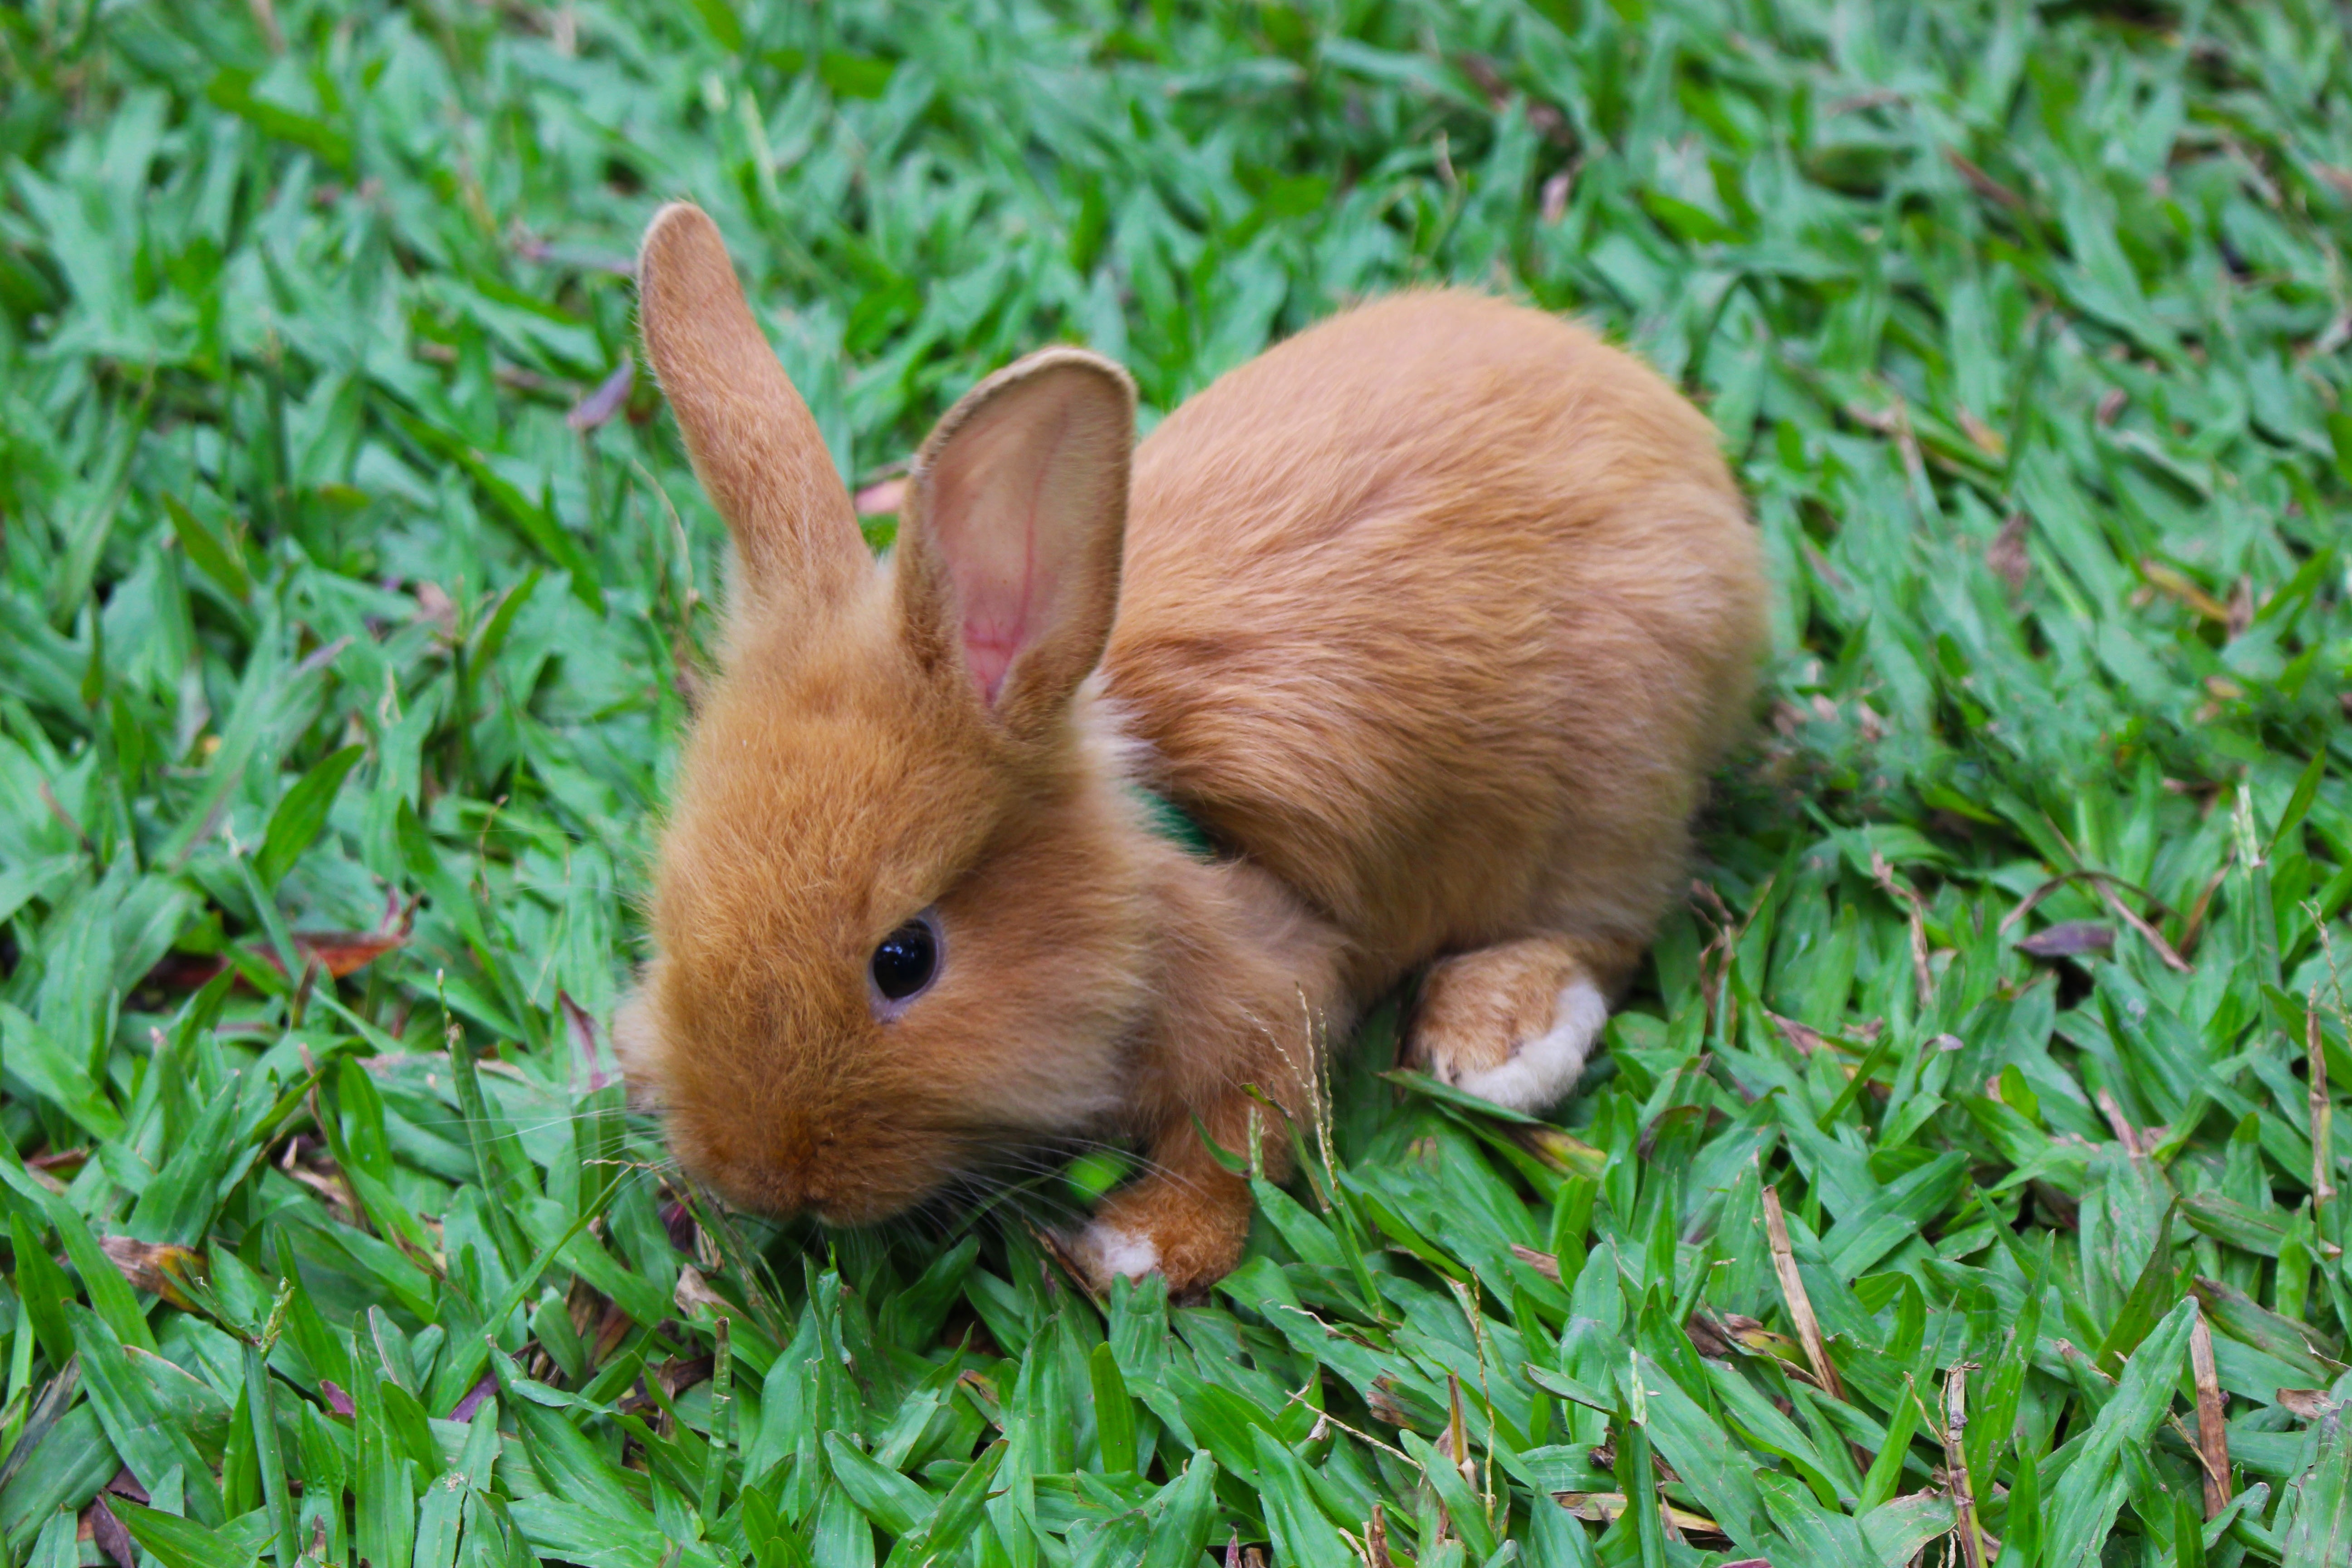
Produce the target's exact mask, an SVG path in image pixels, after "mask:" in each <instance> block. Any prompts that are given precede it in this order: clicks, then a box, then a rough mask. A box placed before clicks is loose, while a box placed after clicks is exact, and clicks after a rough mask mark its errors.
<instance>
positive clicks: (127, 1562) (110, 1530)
mask: <svg viewBox="0 0 2352 1568" xmlns="http://www.w3.org/2000/svg"><path fill="white" fill-rule="evenodd" d="M81 1522H82V1523H83V1524H84V1525H86V1526H88V1527H89V1539H90V1541H91V1542H93V1543H94V1544H95V1545H96V1546H97V1547H98V1549H99V1550H100V1552H105V1553H106V1554H107V1556H108V1557H110V1558H111V1559H112V1560H113V1561H114V1563H115V1568H137V1565H138V1562H139V1553H138V1552H135V1551H134V1550H132V1548H131V1531H128V1530H126V1529H124V1528H123V1524H122V1521H121V1520H120V1519H117V1518H116V1517H115V1516H114V1510H113V1508H112V1507H111V1506H110V1505H109V1504H108V1502H107V1500H106V1494H105V1493H104V1492H100V1494H99V1495H98V1496H96V1497H94V1498H92V1499H90V1500H89V1507H88V1508H86V1509H84V1510H81Z"/></svg>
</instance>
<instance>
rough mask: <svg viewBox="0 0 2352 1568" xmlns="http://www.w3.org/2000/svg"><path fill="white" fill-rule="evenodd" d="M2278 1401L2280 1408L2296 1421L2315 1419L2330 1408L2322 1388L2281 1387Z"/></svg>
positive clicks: (2325, 1392) (2325, 1391) (2324, 1390)
mask: <svg viewBox="0 0 2352 1568" xmlns="http://www.w3.org/2000/svg"><path fill="white" fill-rule="evenodd" d="M2278 1403H2279V1408H2280V1409H2282V1410H2284V1411H2285V1412H2286V1413H2287V1414H2288V1415H2292V1416H2294V1418H2295V1419H2296V1420H2298V1421H2316V1420H2318V1419H2319V1418H2320V1417H2321V1416H2323V1415H2326V1414H2327V1412H2328V1411H2329V1409H2330V1408H2332V1406H2331V1405H2329V1403H2328V1399H2327V1390H2326V1389H2324V1388H2282V1389H2280V1390H2279V1391H2278Z"/></svg>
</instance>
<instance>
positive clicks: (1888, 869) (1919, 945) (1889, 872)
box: [1870, 849, 1936, 1012]
mask: <svg viewBox="0 0 2352 1568" xmlns="http://www.w3.org/2000/svg"><path fill="white" fill-rule="evenodd" d="M1870 875H1871V878H1872V879H1873V880H1874V881H1876V882H1877V884H1878V885H1879V886H1880V887H1882V888H1884V889H1886V896H1887V897H1888V898H1890V899H1893V900H1895V902H1896V903H1898V904H1901V905H1902V906H1903V912H1904V917H1905V919H1906V921H1908V922H1909V925H1910V928H1911V983H1912V984H1914V985H1916V987H1918V992H1919V1007H1920V1010H1921V1011H1922V1012H1924V1011H1926V1010H1927V1006H1928V1005H1929V1004H1930V1003H1932V1002H1934V1001H1935V999H1936V977H1935V974H1934V973H1933V971H1931V970H1930V969H1929V968H1928V967H1927V905H1926V904H1925V903H1924V902H1922V901H1921V900H1920V898H1919V895H1918V894H1916V893H1915V892H1913V891H1912V890H1911V889H1908V888H1906V887H1905V886H1904V885H1903V884H1902V883H1900V882H1898V881H1896V880H1895V868H1894V867H1892V866H1890V865H1888V864H1887V863H1886V858H1885V856H1884V855H1881V854H1880V853H1879V852H1878V851H1877V850H1876V849H1873V850H1872V851H1871V852H1870Z"/></svg>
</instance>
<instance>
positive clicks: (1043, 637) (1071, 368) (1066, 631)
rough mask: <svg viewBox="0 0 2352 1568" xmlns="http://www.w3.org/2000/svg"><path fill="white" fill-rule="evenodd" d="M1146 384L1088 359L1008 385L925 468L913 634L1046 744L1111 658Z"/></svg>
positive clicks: (927, 451) (926, 447)
mask: <svg viewBox="0 0 2352 1568" xmlns="http://www.w3.org/2000/svg"><path fill="white" fill-rule="evenodd" d="M1134 445H1135V384H1134V383H1132V382H1130V381H1129V379H1128V377H1127V373H1126V372H1125V371H1123V370H1121V369H1119V367H1118V366H1117V365H1115V364H1113V363H1111V362H1110V361H1108V360H1107V359H1104V358H1102V357H1100V356H1099V355H1097V354H1091V353H1086V352H1085V351H1084V350H1081V349H1047V350H1045V352H1043V353H1034V354H1031V355H1030V356H1029V357H1028V358H1026V359H1024V360H1022V361H1020V362H1019V363H1016V364H1013V365H1010V366H1007V367H1006V368H1005V369H1003V370H1001V371H999V372H997V373H996V374H994V375H992V376H990V377H989V378H988V379H987V380H986V381H984V382H982V383H981V384H980V385H978V386H976V387H974V388H973V389H972V390H971V393H970V394H969V395H966V396H965V397H964V399H963V401H962V402H961V403H959V404H957V405H955V406H954V407H953V408H951V409H950V410H949V411H948V415H947V417H946V418H944V419H942V420H940V423H939V427H938V428H937V429H935V430H933V431H932V432H931V434H930V437H929V439H928V440H926V441H925V442H924V443H923V447H922V450H921V451H920V452H919V453H918V454H916V458H915V465H914V472H913V474H912V475H911V477H910V481H909V484H908V498H907V512H906V521H907V530H906V532H905V535H904V537H903V538H902V541H901V542H900V545H899V587H900V594H901V597H902V602H903V604H904V605H905V607H906V612H907V616H908V635H909V637H912V638H913V639H914V641H915V644H916V648H917V652H918V654H919V657H922V658H924V659H925V660H926V662H937V661H940V660H941V659H946V660H950V661H951V662H953V663H956V664H959V665H961V669H962V672H963V674H964V676H965V677H967V678H968V679H970V680H971V683H972V687H973V689H975V691H976V692H977V693H978V696H979V699H980V701H981V702H982V705H983V706H984V707H985V708H987V709H988V710H989V711H990V713H991V714H992V717H994V718H995V719H996V720H997V721H998V722H999V723H1000V724H1002V725H1003V727H1004V728H1005V729H1006V730H1008V731H1011V732H1012V733H1013V734H1014V735H1016V736H1021V737H1024V738H1028V739H1033V740H1034V739H1037V738H1041V737H1042V736H1043V735H1044V734H1045V732H1046V729H1047V727H1048V726H1050V724H1051V723H1052V722H1053V721H1055V719H1056V718H1057V717H1059V715H1060V714H1061V712H1062V710H1063V709H1064V708H1065V707H1066V705H1067V703H1068V701H1069V700H1070V698H1071V696H1072V694H1073V693H1075V692H1076V689H1077V687H1078V683H1079V682H1080V681H1082V680H1084V679H1086V678H1087V672H1088V671H1090V670H1092V669H1093V668H1094V667H1095V662H1096V660H1097V659H1098V658H1101V657H1102V650H1103V644H1104V643H1105V642H1106V641H1107V640H1108V637H1109V636H1110V625H1111V616H1112V613H1113V612H1114V611H1115V610H1116V609H1117V607H1118V566H1119V552H1120V547H1121V545H1122V543H1123V542H1124V539H1125V535H1126V528H1127V477H1128V456H1129V452H1130V451H1131V450H1132V449H1133V447H1134Z"/></svg>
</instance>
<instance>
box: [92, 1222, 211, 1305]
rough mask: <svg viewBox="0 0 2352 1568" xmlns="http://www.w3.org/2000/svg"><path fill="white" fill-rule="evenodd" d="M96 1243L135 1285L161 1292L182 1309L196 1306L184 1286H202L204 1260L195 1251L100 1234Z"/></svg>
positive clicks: (200, 1289) (160, 1293)
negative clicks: (189, 1298)
mask: <svg viewBox="0 0 2352 1568" xmlns="http://www.w3.org/2000/svg"><path fill="white" fill-rule="evenodd" d="M98 1247H99V1250H100V1251H101V1252H103V1253H105V1254H106V1256H107V1258H108V1260H109V1261H110V1262H111V1263H112V1264H113V1265H114V1267H115V1268H118V1269H120V1270H121V1273H122V1277H123V1278H124V1279H128V1280H130V1281H131V1284H132V1285H134V1286H136V1287H137V1288H138V1289H142V1290H144V1291H146V1292H147V1293H148V1294H149V1295H150V1296H161V1297H162V1298H163V1300H166V1301H169V1302H170V1303H171V1304H172V1305H173V1306H174V1307H177V1308H179V1309H180V1310H182V1311H184V1312H193V1311H194V1310H195V1303H194V1302H193V1301H191V1300H188V1296H187V1291H186V1289H185V1288H186V1287H189V1286H194V1288H195V1289H197V1290H198V1291H199V1292H201V1291H202V1290H203V1289H204V1284H205V1260H204V1258H202V1257H200V1256H199V1255H197V1254H196V1253H194V1252H191V1251H189V1250H188V1249H187V1248H186V1247H173V1246H170V1245H169V1244H163V1243H157V1242H152V1241H134V1240H133V1239H131V1237H127V1236H102V1237H99V1239H98Z"/></svg>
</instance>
